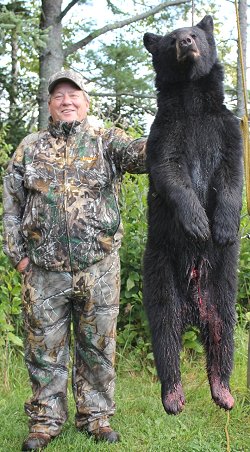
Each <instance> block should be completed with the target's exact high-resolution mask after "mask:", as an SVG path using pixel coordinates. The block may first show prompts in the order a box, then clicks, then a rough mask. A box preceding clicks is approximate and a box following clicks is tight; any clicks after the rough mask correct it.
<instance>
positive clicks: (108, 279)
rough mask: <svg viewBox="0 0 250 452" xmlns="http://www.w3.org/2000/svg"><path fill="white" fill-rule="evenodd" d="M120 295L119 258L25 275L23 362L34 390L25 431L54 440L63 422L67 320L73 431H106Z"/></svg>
mask: <svg viewBox="0 0 250 452" xmlns="http://www.w3.org/2000/svg"><path fill="white" fill-rule="evenodd" d="M119 292H120V265H119V256H118V253H117V252H115V253H113V254H111V255H109V256H107V257H106V258H105V259H103V260H102V261H100V262H99V263H97V264H95V265H93V266H90V267H89V268H88V269H86V270H85V271H81V272H76V273H74V274H72V273H70V272H51V271H48V270H46V269H41V268H39V267H37V266H36V265H35V264H33V263H31V265H30V266H29V268H28V269H27V271H25V273H24V275H23V311H24V320H25V331H26V338H25V360H26V364H27V367H28V371H29V375H30V379H31V383H32V389H33V396H32V397H31V399H30V400H29V401H28V402H26V404H25V410H26V413H27V414H28V416H29V418H30V431H31V432H42V433H48V434H50V435H51V436H56V435H58V434H59V433H60V431H61V428H62V425H63V424H64V422H65V421H66V419H67V397H66V393H67V381H68V362H69V340H70V323H71V317H72V318H73V326H74V349H75V357H74V366H73V392H74V397H75V401H76V410H77V411H76V426H77V427H78V428H79V429H87V430H88V431H93V430H96V429H98V428H99V427H104V426H108V425H109V417H110V416H112V415H113V414H114V410H115V405H114V384H115V371H114V361H115V345H116V341H115V336H116V322H117V315H118V311H119Z"/></svg>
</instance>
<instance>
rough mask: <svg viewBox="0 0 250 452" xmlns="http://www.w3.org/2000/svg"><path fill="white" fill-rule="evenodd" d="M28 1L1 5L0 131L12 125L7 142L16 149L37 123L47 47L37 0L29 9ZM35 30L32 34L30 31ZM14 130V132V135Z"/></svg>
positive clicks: (34, 0) (8, 129)
mask: <svg viewBox="0 0 250 452" xmlns="http://www.w3.org/2000/svg"><path fill="white" fill-rule="evenodd" d="M25 3H26V2H25V1H13V0H10V1H9V2H8V3H6V4H5V5H1V6H0V50H1V54H2V58H1V60H2V63H3V64H1V68H0V91H1V98H2V103H1V107H0V128H1V127H2V126H3V124H4V125H6V124H7V125H8V127H7V129H5V130H6V131H7V132H6V141H7V142H8V143H11V144H12V145H13V146H14V148H15V147H16V146H17V144H18V143H19V142H20V140H21V139H22V138H23V136H24V135H26V134H27V129H28V130H29V129H30V126H31V124H32V123H33V122H34V121H35V118H33V111H34V109H33V108H32V106H34V105H35V104H36V92H37V84H38V77H37V79H36V75H35V73H36V67H38V65H37V64H36V62H37V58H38V50H39V48H40V47H41V46H43V45H44V36H42V34H41V33H40V32H39V21H38V16H37V4H36V3H37V1H36V0H33V1H32V6H30V7H29V9H27V8H26V5H25ZM31 29H32V30H33V32H32V33H30V30H31ZM13 131H14V133H13Z"/></svg>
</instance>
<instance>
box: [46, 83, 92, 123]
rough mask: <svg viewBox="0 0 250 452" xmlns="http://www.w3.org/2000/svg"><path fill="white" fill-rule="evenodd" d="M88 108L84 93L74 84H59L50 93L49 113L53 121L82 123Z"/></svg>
mask: <svg viewBox="0 0 250 452" xmlns="http://www.w3.org/2000/svg"><path fill="white" fill-rule="evenodd" d="M88 108H89V102H88V100H87V99H86V97H85V95H84V92H83V91H81V90H80V89H79V88H78V87H77V86H76V85H75V84H74V83H71V82H60V83H58V84H57V85H56V86H55V88H54V90H53V91H52V93H51V96H50V100H49V112H50V115H51V116H52V119H53V121H66V122H73V121H82V120H83V119H85V118H86V116H87V112H88Z"/></svg>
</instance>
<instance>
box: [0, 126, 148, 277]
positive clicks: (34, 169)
mask: <svg viewBox="0 0 250 452" xmlns="http://www.w3.org/2000/svg"><path fill="white" fill-rule="evenodd" d="M145 143H146V140H145V139H139V140H135V141H131V139H130V138H129V137H128V136H127V135H126V134H125V133H124V132H123V131H122V130H121V129H117V128H114V129H111V130H108V131H107V130H104V129H94V128H93V127H90V125H89V124H88V121H87V119H86V120H84V121H83V122H82V123H79V122H73V123H72V124H68V123H65V122H56V123H53V122H52V121H50V123H49V127H48V130H47V131H43V132H39V133H34V134H31V135H29V136H28V137H26V138H25V139H24V140H23V141H22V143H21V144H20V146H19V147H18V149H17V150H16V152H15V154H14V156H13V158H12V161H11V162H10V164H9V166H8V169H7V173H6V176H5V178H4V197H3V203H4V216H3V223H4V251H5V253H6V254H7V255H8V256H9V257H10V259H11V260H12V263H13V265H14V266H16V265H17V264H18V263H19V262H20V260H21V259H22V258H24V257H25V256H29V258H30V259H31V260H32V262H33V263H35V264H36V265H38V266H40V267H42V268H45V269H47V270H54V271H78V270H84V269H85V268H87V267H89V266H90V265H93V264H94V263H96V262H99V261H100V260H101V259H103V258H105V257H106V256H107V255H108V254H110V253H113V252H114V251H115V250H117V249H118V248H119V247H120V244H121V237H122V225H121V220H120V214H119V208H118V193H119V187H120V182H121V179H122V175H123V174H124V173H125V172H126V171H129V172H132V173H142V172H145V163H144V162H145Z"/></svg>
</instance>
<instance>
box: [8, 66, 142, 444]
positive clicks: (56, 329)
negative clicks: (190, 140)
mask: <svg viewBox="0 0 250 452" xmlns="http://www.w3.org/2000/svg"><path fill="white" fill-rule="evenodd" d="M48 90H49V111H50V119H49V125H48V129H47V130H45V131H42V132H38V133H34V134H31V135H29V136H27V137H26V138H25V139H24V140H23V141H22V143H21V144H20V145H19V147H18V148H17V150H16V152H15V154H14V156H13V158H12V160H11V162H10V164H9V167H8V170H7V174H6V176H5V180H4V249H5V252H6V254H7V255H8V256H9V257H10V259H11V260H12V263H13V265H14V266H15V267H16V268H17V270H18V271H19V272H21V273H22V278H23V290H22V296H23V312H24V325H25V333H26V339H25V360H26V365H27V368H28V371H29V375H30V379H31V383H32V391H33V396H32V397H31V399H30V400H29V401H28V402H27V403H26V404H25V411H26V413H27V415H28V416H29V427H30V432H29V436H28V438H27V439H26V440H25V441H24V443H23V449H22V450H37V449H39V448H44V447H46V446H47V444H48V443H49V442H50V440H51V439H52V438H53V437H55V436H57V435H58V434H59V433H60V431H61V429H62V426H63V424H64V422H65V421H66V419H67V397H66V392H67V379H68V361H69V340H70V322H71V317H72V320H73V326H74V364H73V392H74V397H75V402H76V427H77V428H78V429H79V430H84V431H87V432H88V433H89V434H90V435H93V436H94V438H95V439H97V440H107V441H108V442H111V443H113V442H117V441H119V434H118V433H117V432H115V431H113V430H112V429H111V427H110V424H109V419H110V416H112V415H113V414H114V410H115V404H114V399H113V396H114V379H115V372H114V358H115V335H116V321H117V315H118V309H119V289H120V274H119V269H120V265H119V256H118V249H119V247H120V243H121V236H122V227H121V223H120V214H119V208H118V203H117V202H118V192H119V185H120V182H121V178H122V175H123V174H124V173H125V171H129V172H136V173H140V172H144V150H145V140H144V139H141V140H135V141H131V140H130V139H129V138H128V137H127V136H126V134H124V132H123V131H122V130H120V129H112V130H109V131H107V130H104V129H98V130H95V129H94V128H93V127H91V126H90V125H89V123H88V120H87V112H88V108H89V96H88V94H87V93H86V91H85V86H84V82H83V79H82V77H81V76H80V74H78V73H76V72H74V71H71V70H67V71H60V72H58V73H56V74H54V75H53V76H52V77H51V79H50V80H49V87H48Z"/></svg>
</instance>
